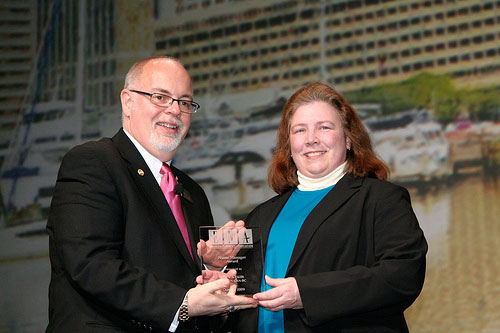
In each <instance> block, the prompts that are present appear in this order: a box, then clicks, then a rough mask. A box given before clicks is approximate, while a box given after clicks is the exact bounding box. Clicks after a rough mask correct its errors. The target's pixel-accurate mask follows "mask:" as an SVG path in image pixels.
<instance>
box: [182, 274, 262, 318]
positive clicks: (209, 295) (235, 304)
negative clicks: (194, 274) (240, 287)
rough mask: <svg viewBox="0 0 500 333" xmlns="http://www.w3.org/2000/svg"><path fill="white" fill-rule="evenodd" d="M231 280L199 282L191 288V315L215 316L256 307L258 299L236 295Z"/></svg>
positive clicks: (189, 299)
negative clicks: (231, 287) (232, 289)
mask: <svg viewBox="0 0 500 333" xmlns="http://www.w3.org/2000/svg"><path fill="white" fill-rule="evenodd" d="M230 284H231V282H230V281H229V279H227V278H223V279H218V280H215V281H212V282H209V283H206V284H199V285H197V286H196V287H195V288H191V289H189V291H188V293H187V296H188V311H189V316H190V317H196V316H213V315H217V314H221V313H226V312H229V311H230V306H231V307H232V310H231V311H235V310H241V309H248V308H255V307H257V301H256V300H254V299H253V298H251V297H245V296H236V295H234V292H235V291H236V288H235V289H234V291H231V293H229V292H228V293H225V292H224V290H230Z"/></svg>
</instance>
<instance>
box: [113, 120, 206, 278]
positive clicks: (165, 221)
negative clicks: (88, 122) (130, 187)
mask: <svg viewBox="0 0 500 333" xmlns="http://www.w3.org/2000/svg"><path fill="white" fill-rule="evenodd" d="M113 142H115V144H116V147H117V148H118V151H119V152H120V154H121V156H122V157H123V159H124V160H125V161H126V162H127V163H128V169H129V171H130V174H131V177H132V179H133V180H134V182H135V183H136V184H137V187H138V188H139V189H140V190H141V192H142V194H143V195H144V197H145V198H146V200H145V201H146V202H147V203H148V204H149V205H150V206H151V209H152V211H153V212H154V216H156V221H155V222H156V223H157V224H158V228H159V230H163V231H164V232H165V233H167V235H168V236H169V237H170V238H171V239H172V240H173V241H174V244H175V245H176V246H177V248H178V249H179V251H180V253H181V254H182V256H183V257H184V259H185V260H186V262H187V264H188V265H189V267H190V268H191V270H192V271H193V273H194V274H199V268H197V267H196V265H195V263H194V262H193V260H192V259H191V255H190V254H189V252H188V249H187V247H186V243H185V242H184V239H183V238H182V234H181V232H180V230H179V227H178V226H177V222H176V221H175V218H174V215H173V213H172V211H171V210H170V207H169V205H168V203H167V201H166V200H165V196H164V195H163V192H162V191H161V189H160V186H158V183H157V181H156V179H155V177H154V176H153V174H152V173H151V170H150V169H149V167H148V165H147V164H146V162H145V161H144V159H143V158H142V156H141V154H140V153H139V151H138V150H137V148H135V146H134V144H133V143H132V141H130V139H129V138H128V137H127V135H126V134H125V132H123V129H120V131H119V132H118V133H117V134H116V135H115V136H114V137H113ZM139 170H142V172H141V171H139ZM188 231H189V233H190V235H191V232H192V231H191V230H189V229H188ZM190 237H191V236H190ZM194 253H196V252H193V254H194Z"/></svg>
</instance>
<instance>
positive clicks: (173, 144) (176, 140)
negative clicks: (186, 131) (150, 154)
mask: <svg viewBox="0 0 500 333" xmlns="http://www.w3.org/2000/svg"><path fill="white" fill-rule="evenodd" d="M169 138H170V139H171V140H170V141H169V142H168V143H161V142H159V141H160V140H157V136H155V133H151V136H150V138H149V140H150V142H151V145H152V146H153V147H155V148H156V149H158V150H159V151H161V152H164V153H171V152H173V151H175V150H176V149H177V148H178V147H179V145H180V144H181V141H182V137H181V135H180V134H176V135H175V136H169Z"/></svg>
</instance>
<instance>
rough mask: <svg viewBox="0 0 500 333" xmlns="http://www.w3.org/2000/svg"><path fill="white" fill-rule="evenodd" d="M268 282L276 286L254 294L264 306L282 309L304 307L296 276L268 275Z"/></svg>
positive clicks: (269, 308) (272, 309)
mask: <svg viewBox="0 0 500 333" xmlns="http://www.w3.org/2000/svg"><path fill="white" fill-rule="evenodd" d="M266 283H267V284H268V285H270V286H271V287H274V288H272V289H270V290H266V291H264V292H261V293H257V294H255V295H253V298H254V299H256V300H257V301H258V302H259V305H260V306H262V307H263V308H266V309H268V310H271V311H280V310H283V309H302V308H303V307H304V306H303V305H302V300H301V299H300V293H299V287H298V286H297V281H296V280H295V278H293V277H289V278H286V279H272V278H270V277H269V276H267V275H266Z"/></svg>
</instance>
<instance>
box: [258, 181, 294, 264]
mask: <svg viewBox="0 0 500 333" xmlns="http://www.w3.org/2000/svg"><path fill="white" fill-rule="evenodd" d="M292 193H293V189H290V190H288V192H285V193H284V194H283V195H280V196H277V197H275V198H273V199H271V205H270V206H271V210H270V211H269V212H266V218H265V219H262V220H263V223H262V224H261V228H262V229H261V230H260V234H261V236H264V235H265V236H264V237H262V247H263V251H264V253H263V255H264V257H265V255H266V249H267V240H268V238H269V232H270V231H271V226H272V225H273V223H274V220H276V218H277V217H278V214H279V213H280V212H281V209H282V208H283V206H284V205H285V204H286V202H287V201H288V199H289V198H290V196H291V195H292Z"/></svg>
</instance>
